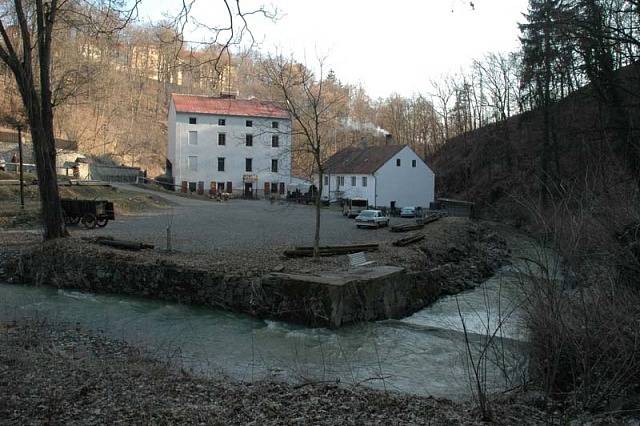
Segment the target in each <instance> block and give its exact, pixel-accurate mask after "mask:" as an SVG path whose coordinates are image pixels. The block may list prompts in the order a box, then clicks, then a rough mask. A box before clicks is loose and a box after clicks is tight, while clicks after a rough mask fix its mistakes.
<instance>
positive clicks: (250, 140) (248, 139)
mask: <svg viewBox="0 0 640 426" xmlns="http://www.w3.org/2000/svg"><path fill="white" fill-rule="evenodd" d="M244 140H245V145H246V146H253V135H246V136H245V137H244Z"/></svg>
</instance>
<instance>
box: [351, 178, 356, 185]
mask: <svg viewBox="0 0 640 426" xmlns="http://www.w3.org/2000/svg"><path fill="white" fill-rule="evenodd" d="M351 186H356V177H355V176H351Z"/></svg>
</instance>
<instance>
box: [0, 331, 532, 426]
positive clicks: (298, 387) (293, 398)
mask: <svg viewBox="0 0 640 426" xmlns="http://www.w3.org/2000/svg"><path fill="white" fill-rule="evenodd" d="M0 334H1V335H2V340H3V344H2V345H0V374H1V376H0V378H1V380H0V418H2V419H3V423H5V422H6V424H35V423H38V424H40V423H47V424H118V423H124V424H143V423H144V424H205V423H206V424H331V425H334V424H372V425H373V424H380V425H382V424H385V425H386V424H483V423H481V422H480V420H479V418H478V415H477V413H476V412H475V411H474V410H473V409H472V406H471V405H470V404H458V403H454V402H451V401H447V400H439V399H434V398H423V397H416V396H410V395H406V394H400V393H395V392H381V391H375V390H371V389H367V388H364V387H360V386H346V385H342V384H338V383H335V382H333V383H315V384H314V383H301V384H285V383H275V382H257V383H240V382H233V381H230V380H226V379H224V378H218V379H204V378H197V377H195V376H193V375H192V374H190V373H189V372H186V371H184V370H182V369H180V368H177V367H179V365H175V363H174V364H171V363H168V362H163V361H159V360H154V359H151V358H149V357H146V356H145V355H144V354H143V353H141V352H140V350H138V349H134V348H132V347H130V346H127V345H126V344H124V343H123V342H120V341H114V340H110V339H107V338H104V337H102V336H96V335H92V334H89V333H87V332H86V331H84V330H82V329H80V328H78V327H76V326H74V327H70V326H65V325H60V324H50V323H47V322H18V323H0ZM496 418H497V419H499V423H502V424H537V423H543V420H544V417H543V416H542V414H541V413H540V412H538V411H537V410H536V409H534V408H531V407H526V406H519V405H515V404H501V405H497V406H496Z"/></svg>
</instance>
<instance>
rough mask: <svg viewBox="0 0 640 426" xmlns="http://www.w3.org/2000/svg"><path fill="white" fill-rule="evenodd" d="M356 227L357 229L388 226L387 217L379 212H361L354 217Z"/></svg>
mask: <svg viewBox="0 0 640 426" xmlns="http://www.w3.org/2000/svg"><path fill="white" fill-rule="evenodd" d="M356 226H357V227H358V228H379V227H381V226H389V217H388V216H385V215H384V213H382V212H381V211H380V210H363V211H361V212H360V214H359V215H358V216H356Z"/></svg>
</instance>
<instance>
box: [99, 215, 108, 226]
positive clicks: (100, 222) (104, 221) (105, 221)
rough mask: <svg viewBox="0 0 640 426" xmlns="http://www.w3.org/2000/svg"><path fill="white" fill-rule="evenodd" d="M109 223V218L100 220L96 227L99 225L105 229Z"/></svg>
mask: <svg viewBox="0 0 640 426" xmlns="http://www.w3.org/2000/svg"><path fill="white" fill-rule="evenodd" d="M107 223H109V219H108V218H106V217H105V218H99V219H98V220H97V221H96V225H98V226H99V227H100V228H104V227H105V226H107Z"/></svg>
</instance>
